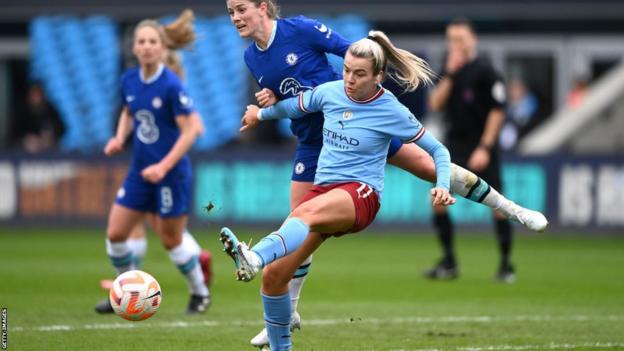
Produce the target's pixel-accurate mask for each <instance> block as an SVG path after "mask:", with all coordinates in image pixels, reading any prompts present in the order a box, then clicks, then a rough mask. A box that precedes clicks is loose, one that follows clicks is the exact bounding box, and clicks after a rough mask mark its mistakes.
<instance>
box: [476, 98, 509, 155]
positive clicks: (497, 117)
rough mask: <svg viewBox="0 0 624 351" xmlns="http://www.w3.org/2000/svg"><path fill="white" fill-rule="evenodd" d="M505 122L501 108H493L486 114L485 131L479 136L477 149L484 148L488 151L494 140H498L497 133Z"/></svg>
mask: <svg viewBox="0 0 624 351" xmlns="http://www.w3.org/2000/svg"><path fill="white" fill-rule="evenodd" d="M504 122H505V112H504V111H503V110H502V109H501V108H493V109H491V110H490V113H488V116H487V120H486V121H485V129H484V130H483V134H482V135H481V141H480V143H479V147H482V148H485V149H487V150H488V151H490V150H491V149H492V148H493V147H494V145H496V140H497V139H498V133H499V132H500V130H501V127H502V126H503V123H504Z"/></svg>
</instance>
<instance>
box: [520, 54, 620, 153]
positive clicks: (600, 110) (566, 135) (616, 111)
mask: <svg viewBox="0 0 624 351" xmlns="http://www.w3.org/2000/svg"><path fill="white" fill-rule="evenodd" d="M562 147H567V148H568V149H569V150H571V151H573V152H574V153H578V154H587V153H623V152H624V64H620V65H619V66H618V67H616V68H614V69H612V70H611V71H609V72H607V73H606V74H605V75H604V76H603V77H602V78H601V79H600V80H598V81H597V82H596V83H594V84H593V86H591V88H590V89H589V91H588V92H587V96H585V97H584V100H583V102H582V103H581V105H580V106H578V107H570V106H564V107H562V108H561V109H560V110H559V111H557V112H556V113H555V115H554V116H553V117H552V118H551V119H550V121H549V122H548V123H546V124H544V125H543V126H542V127H541V128H539V129H538V130H536V131H534V132H533V133H531V134H530V135H529V136H528V137H527V138H525V139H524V140H523V141H522V145H521V151H522V152H523V153H525V154H538V155H539V154H548V153H552V152H554V151H556V150H558V149H561V148H562Z"/></svg>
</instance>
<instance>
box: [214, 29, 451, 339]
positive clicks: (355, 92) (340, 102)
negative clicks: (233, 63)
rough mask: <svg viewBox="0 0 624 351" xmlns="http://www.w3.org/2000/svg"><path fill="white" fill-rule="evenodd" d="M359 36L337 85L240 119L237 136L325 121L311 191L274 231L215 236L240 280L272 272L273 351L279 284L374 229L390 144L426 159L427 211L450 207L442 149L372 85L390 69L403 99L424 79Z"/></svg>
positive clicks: (283, 313) (280, 322)
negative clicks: (294, 121)
mask: <svg viewBox="0 0 624 351" xmlns="http://www.w3.org/2000/svg"><path fill="white" fill-rule="evenodd" d="M369 35H370V36H369V38H367V39H362V40H359V41H357V42H355V43H353V44H352V45H351V46H350V47H349V49H348V52H347V54H346V57H345V61H344V71H343V73H344V74H343V77H344V80H340V81H332V82H328V83H324V84H321V85H319V86H317V87H316V88H315V89H313V90H307V91H305V92H301V93H300V94H299V96H298V97H295V98H289V99H286V100H284V101H281V102H279V103H277V104H276V105H274V106H271V107H268V108H266V109H262V110H259V109H258V107H257V106H253V105H250V106H248V108H247V112H246V113H245V116H244V117H243V127H242V128H241V130H242V131H245V130H248V129H250V128H253V127H255V126H256V125H257V124H258V122H259V120H263V119H274V118H287V117H290V118H301V117H303V116H305V115H306V114H308V113H311V112H317V111H321V112H323V115H324V121H325V123H324V126H323V130H322V133H323V147H322V150H321V153H320V156H319V160H318V166H317V170H316V175H315V180H314V187H313V188H312V189H311V190H310V191H309V192H308V193H307V194H306V195H305V196H304V198H303V200H302V202H301V204H299V205H298V206H296V207H295V209H294V210H293V211H292V212H291V214H290V216H289V217H288V219H287V220H286V221H285V222H284V224H283V225H282V226H281V228H279V229H278V230H277V231H275V232H273V233H271V234H269V235H268V236H266V237H264V238H263V239H262V240H260V242H258V244H256V245H255V246H254V247H253V248H251V249H249V248H248V247H247V245H246V244H245V243H243V242H239V241H238V239H237V238H236V236H235V235H234V234H233V233H232V232H231V231H230V230H229V229H227V228H223V229H222V231H221V241H222V242H223V244H224V248H225V251H226V253H227V254H228V255H229V256H230V257H232V258H233V259H234V262H235V264H236V267H237V275H238V278H239V279H240V280H244V281H249V280H251V279H253V278H254V276H255V275H256V273H257V272H258V271H259V270H260V269H262V268H263V267H272V269H271V270H265V271H264V272H263V277H262V278H263V279H262V301H263V304H264V318H265V326H266V329H267V333H268V337H269V344H270V346H271V350H273V351H284V350H291V348H292V343H291V340H290V329H289V324H290V319H291V313H292V311H291V304H290V295H289V291H288V278H289V277H291V276H292V275H293V274H294V273H295V271H296V270H297V267H299V265H300V264H301V263H302V262H303V261H304V260H306V259H307V257H309V256H310V255H311V254H312V253H313V252H314V251H315V250H316V249H317V248H318V247H319V246H320V245H321V244H322V243H323V241H324V240H325V239H326V238H327V237H329V236H332V235H335V236H339V235H343V234H346V233H356V232H359V231H361V230H363V229H364V228H366V227H367V226H368V225H369V224H370V223H371V222H372V221H373V220H374V218H375V215H376V214H377V211H378V210H379V206H380V203H379V201H380V197H381V194H382V191H383V178H384V166H385V164H386V156H387V153H388V148H389V146H390V142H391V139H392V138H393V137H398V138H399V139H400V140H401V141H402V142H404V143H413V142H415V143H417V144H418V145H419V146H420V147H422V148H423V149H424V150H426V152H427V153H429V154H430V155H431V156H432V157H433V159H434V161H435V165H436V176H437V181H436V185H435V187H434V188H433V189H432V191H431V195H432V198H433V203H436V204H439V205H449V204H452V203H454V201H455V200H454V199H453V198H452V197H451V195H450V193H449V187H450V185H449V183H450V173H451V170H450V163H451V162H450V161H451V160H450V156H449V153H448V150H447V149H446V148H445V147H444V145H442V144H441V143H440V142H438V141H437V140H436V139H435V138H434V137H433V136H432V135H431V134H430V133H429V132H427V131H426V130H425V129H424V128H423V126H422V125H421V124H420V122H419V121H418V120H417V119H416V118H415V117H414V116H413V115H412V113H411V112H410V111H409V110H408V109H407V108H406V107H405V106H403V105H402V104H401V103H400V102H399V101H398V100H397V99H396V97H394V95H392V93H390V92H388V91H386V90H385V89H384V88H383V87H382V86H381V82H382V80H383V78H384V75H385V71H386V66H387V65H391V66H392V67H393V68H395V70H396V76H395V79H397V80H398V81H399V82H401V83H402V84H403V85H404V87H405V88H406V90H412V91H413V90H414V89H416V88H417V87H418V86H419V85H421V84H424V83H430V82H431V76H432V75H433V73H432V72H431V71H430V70H429V68H428V66H427V64H426V63H425V62H424V61H423V60H421V59H420V58H418V57H416V56H414V55H413V54H411V53H409V52H407V51H405V50H401V49H397V48H395V47H394V46H393V45H392V43H391V42H390V41H389V40H388V38H387V37H386V36H385V34H383V33H382V32H376V31H373V32H370V34H369ZM320 233H323V234H320ZM284 256H286V257H284ZM282 257H284V258H283V259H280V258H282ZM269 265H270V266H269Z"/></svg>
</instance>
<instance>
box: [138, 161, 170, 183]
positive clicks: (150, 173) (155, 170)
mask: <svg viewBox="0 0 624 351" xmlns="http://www.w3.org/2000/svg"><path fill="white" fill-rule="evenodd" d="M166 175H167V168H165V166H164V165H162V164H161V163H155V164H153V165H151V166H148V167H146V168H145V169H143V171H141V176H142V177H143V179H145V180H147V181H148V182H150V183H153V184H156V183H158V182H160V181H161V180H162V179H163V178H164V177H165V176H166Z"/></svg>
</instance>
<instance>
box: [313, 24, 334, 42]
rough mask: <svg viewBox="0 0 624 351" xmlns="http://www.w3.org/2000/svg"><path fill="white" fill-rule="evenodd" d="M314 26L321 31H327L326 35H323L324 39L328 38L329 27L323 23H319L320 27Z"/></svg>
mask: <svg viewBox="0 0 624 351" xmlns="http://www.w3.org/2000/svg"><path fill="white" fill-rule="evenodd" d="M314 28H316V29H317V30H318V31H319V32H321V33H327V35H325V39H329V37H330V36H331V34H332V31H331V29H329V28H327V26H326V25H324V24H321V26H320V27H319V26H314Z"/></svg>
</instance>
